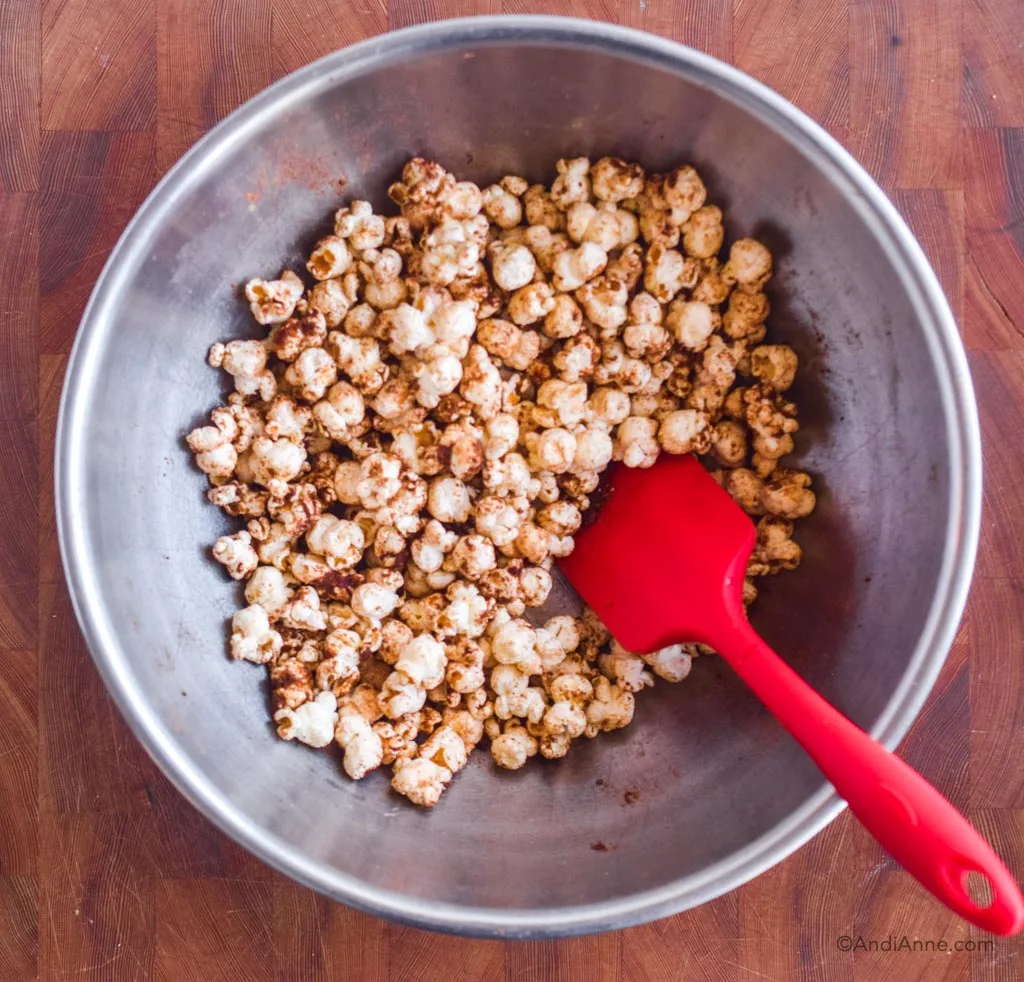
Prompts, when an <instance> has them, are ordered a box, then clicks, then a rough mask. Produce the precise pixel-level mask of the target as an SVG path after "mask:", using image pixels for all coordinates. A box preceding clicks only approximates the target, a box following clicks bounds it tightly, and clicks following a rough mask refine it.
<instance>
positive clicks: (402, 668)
mask: <svg viewBox="0 0 1024 982" xmlns="http://www.w3.org/2000/svg"><path fill="white" fill-rule="evenodd" d="M447 663H448V657H447V655H446V654H445V650H444V645H443V644H441V642H440V641H438V640H437V639H436V638H435V637H434V636H433V635H431V634H418V635H417V636H416V637H414V638H413V639H412V640H411V641H410V642H409V643H408V644H407V645H406V646H405V647H404V648H403V649H402V651H401V654H399V656H398V661H396V662H395V671H396V672H401V673H402V674H404V675H405V677H406V678H407V679H409V681H411V682H413V683H414V684H416V685H418V686H420V688H423V689H432V688H433V687H434V686H435V685H440V684H441V683H442V682H443V681H444V670H445V666H446V665H447Z"/></svg>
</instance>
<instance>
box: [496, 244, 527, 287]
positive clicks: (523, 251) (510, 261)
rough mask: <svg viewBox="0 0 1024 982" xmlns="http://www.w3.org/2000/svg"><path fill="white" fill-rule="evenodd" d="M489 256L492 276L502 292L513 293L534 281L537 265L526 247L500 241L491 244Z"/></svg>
mask: <svg viewBox="0 0 1024 982" xmlns="http://www.w3.org/2000/svg"><path fill="white" fill-rule="evenodd" d="M488 254H489V255H490V259H491V276H492V277H493V278H494V282H495V283H497V284H498V286H499V287H500V288H501V289H502V290H506V291H508V292H509V293H511V292H512V291H513V290H518V289H519V288H520V287H523V286H526V284H527V283H530V282H532V281H533V274H534V273H535V272H536V271H537V263H536V262H535V260H534V258H533V253H532V252H530V250H529V249H528V248H527V247H526V246H525V245H522V244H520V243H516V242H502V241H501V240H498V241H496V242H492V243H491V245H490V248H489V249H488Z"/></svg>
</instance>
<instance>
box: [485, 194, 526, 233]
mask: <svg viewBox="0 0 1024 982" xmlns="http://www.w3.org/2000/svg"><path fill="white" fill-rule="evenodd" d="M483 209H484V212H485V213H486V215H487V217H488V218H489V219H490V220H491V221H492V222H494V224H495V225H497V226H498V228H515V227H516V226H517V225H518V224H519V223H520V222H521V221H522V220H523V206H522V203H521V202H520V201H519V197H518V196H517V195H515V194H512V193H511V192H509V191H508V190H507V189H506V188H504V187H502V186H501V185H498V184H492V185H491V186H490V187H489V188H487V189H485V190H484V192H483Z"/></svg>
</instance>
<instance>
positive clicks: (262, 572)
mask: <svg viewBox="0 0 1024 982" xmlns="http://www.w3.org/2000/svg"><path fill="white" fill-rule="evenodd" d="M291 596H292V589H291V587H289V586H288V584H287V583H286V582H285V578H284V574H283V573H282V572H281V571H280V570H279V569H276V568H275V567H273V566H258V567H256V571H255V572H254V573H253V574H252V576H250V577H249V582H248V583H246V584H245V599H246V600H247V601H248V602H249V603H250V604H256V605H258V606H260V607H262V608H263V609H264V610H265V611H266V612H267V614H268V615H269V616H270V617H271V618H274V619H277V617H278V616H279V615H280V613H281V611H282V610H283V608H284V606H285V604H287V603H288V601H289V600H290V599H291Z"/></svg>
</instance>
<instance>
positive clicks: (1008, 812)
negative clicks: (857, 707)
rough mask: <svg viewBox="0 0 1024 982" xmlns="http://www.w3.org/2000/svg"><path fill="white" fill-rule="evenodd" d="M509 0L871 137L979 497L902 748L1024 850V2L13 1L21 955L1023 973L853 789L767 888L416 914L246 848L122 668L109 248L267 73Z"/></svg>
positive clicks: (322, 974)
mask: <svg viewBox="0 0 1024 982" xmlns="http://www.w3.org/2000/svg"><path fill="white" fill-rule="evenodd" d="M501 12H505V13H552V14H554V13H557V14H573V15H577V16H581V17H591V18H598V19H601V20H606V21H612V22H615V23H619V24H626V25H629V26H630V27H636V28H641V29H643V30H647V31H651V32H654V33H657V34H661V35H664V36H665V37H669V38H673V39H675V40H678V41H682V42H685V43H686V44H689V45H692V46H694V47H696V48H699V49H701V50H702V51H706V52H709V53H711V54H713V55H716V56H717V57H719V58H722V59H724V60H726V61H728V62H731V63H732V64H734V65H737V66H738V67H739V68H741V69H743V70H744V71H746V72H749V73H750V74H751V75H753V76H755V77H756V78H758V79H760V80H761V81H763V82H766V83H767V84H768V85H770V86H772V87H773V88H775V89H777V90H778V91H779V92H781V93H782V94H783V95H785V96H786V97H787V98H789V99H791V100H793V101H794V102H795V103H796V104H797V105H798V106H800V107H801V108H802V109H803V110H805V111H806V112H807V113H809V114H810V115H811V116H813V117H814V118H815V119H816V120H818V121H819V122H820V123H821V124H822V125H823V126H825V128H826V129H828V130H829V131H830V132H831V133H832V134H834V135H835V136H836V137H837V138H838V139H839V140H840V141H841V142H842V143H844V144H845V145H846V146H847V147H848V148H849V149H850V150H851V151H852V152H853V153H854V154H855V155H856V156H857V157H858V158H859V160H860V161H861V162H862V163H863V164H864V165H865V166H866V167H867V169H868V170H869V171H870V172H871V173H872V174H873V175H874V176H875V178H876V179H877V180H878V181H879V182H880V183H881V185H882V187H883V188H884V189H885V190H886V191H887V192H888V193H889V194H890V196H891V197H892V199H893V201H894V202H895V203H896V205H897V207H898V208H899V209H900V211H902V213H903V214H904V215H905V216H906V218H907V220H908V221H909V223H910V225H911V227H912V228H913V229H914V231H915V233H916V234H917V235H918V236H919V238H920V240H921V242H922V244H923V245H924V248H925V250H926V251H927V253H928V255H929V256H930V257H931V260H932V263H933V264H934V266H935V268H936V270H937V272H938V275H939V278H940V279H941V281H942V283H943V285H944V287H945V290H946V293H947V295H948V297H949V300H950V303H951V304H952V306H953V310H954V312H955V313H956V314H957V317H958V319H959V322H960V324H961V326H962V331H963V336H964V340H965V342H966V345H967V349H968V352H969V358H970V365H971V370H972V372H973V374H974V382H975V385H976V386H977V391H978V397H979V401H980V404H981V422H982V431H983V437H984V441H985V450H984V455H985V502H984V507H985V512H984V527H983V531H982V539H981V552H980V556H979V560H978V566H977V575H976V577H975V580H974V587H973V590H972V592H971V598H970V602H969V604H968V609H967V614H966V616H965V618H964V621H963V623H962V625H961V627H960V631H959V634H958V635H957V639H956V642H955V644H954V647H953V650H952V652H951V654H950V656H949V660H948V662H947V663H946V666H945V669H944V670H943V672H942V676H941V678H940V680H939V683H938V685H937V686H936V689H935V691H934V693H933V694H932V696H931V698H930V699H929V700H928V703H927V705H926V706H925V709H924V712H923V714H922V715H921V717H920V719H919V720H918V722H917V724H916V726H915V727H914V728H913V730H912V732H911V735H910V736H909V737H908V738H907V739H906V740H905V741H904V743H903V745H902V747H901V753H902V754H904V755H905V756H906V757H907V759H908V760H910V762H911V763H912V764H913V765H914V766H916V767H918V768H919V769H920V770H921V771H922V772H923V773H924V774H925V775H926V776H927V777H928V778H930V779H931V780H932V781H934V782H935V784H937V785H938V787H939V788H940V789H941V790H942V791H943V792H944V793H946V794H947V795H948V796H949V797H950V798H951V799H952V800H953V802H954V803H955V804H956V805H958V806H959V807H960V808H962V809H964V810H965V811H966V813H967V814H968V815H969V816H970V818H971V819H972V820H973V821H974V822H975V823H977V825H978V826H979V827H980V828H981V830H982V831H983V832H984V833H985V834H986V835H987V836H988V837H989V838H990V840H991V841H992V842H993V843H994V844H995V845H996V847H997V849H998V850H999V851H1000V852H1001V854H1002V855H1003V856H1004V857H1006V859H1007V861H1008V863H1009V865H1010V866H1011V868H1012V869H1014V870H1015V871H1016V872H1017V873H1018V875H1024V40H1022V39H1024V4H1022V3H1021V2H1020V0H732V2H731V3H730V2H729V0H724V2H723V0H628V2H625V0H591V2H589V3H586V2H582V0H579V2H576V3H572V2H568V0H566V2H561V3H557V2H551V3H543V2H537V3H533V2H530V0H505V3H504V4H503V3H501V2H499V0H0V317H2V320H0V446H2V447H3V454H4V456H3V459H2V463H0V542H2V548H0V980H2V982H11V980H20V979H35V978H39V979H47V980H50V979H52V980H58V979H61V980H63V979H69V980H70V979H89V980H91V979H98V980H122V979H124V980H129V979H132V980H145V979H161V980H174V982H179V980H192V979H195V980H201V982H215V980H220V979H224V980H231V982H248V980H255V982H259V980H285V979H288V980H291V979H294V980H302V982H305V980H319V979H325V980H326V979H337V980H346V982H418V980H424V982H426V980H436V982H534V980H548V979H550V980H557V982H575V980H580V982H669V980H672V982H677V980H678V982H690V980H695V982H703V980H714V982H748V980H750V982H753V980H766V982H788V980H791V979H792V980H828V982H884V980H888V979H894V980H899V982H911V980H915V979H921V980H928V982H954V980H964V982H966V980H972V982H990V980H1000V982H1003V980H1005V982H1012V980H1020V979H1024V937H1022V938H1018V939H1016V940H1003V939H991V938H989V937H987V936H985V935H983V934H982V933H981V932H977V931H973V930H971V929H968V928H967V927H966V926H965V925H964V924H962V923H961V922H959V921H958V920H957V919H956V918H955V917H954V916H953V915H952V914H950V913H948V912H947V911H946V910H945V909H944V908H942V907H940V906H939V905H938V904H937V903H935V902H934V901H933V900H931V898H930V897H928V896H927V895H925V894H924V893H923V892H922V891H921V890H920V889H918V888H917V887H916V886H915V884H914V883H913V882H912V881H911V880H910V878H909V877H908V876H907V875H906V874H905V873H903V872H902V871H901V870H900V869H899V868H897V867H896V866H895V864H894V863H893V862H892V861H891V860H889V859H887V858H886V856H885V855H883V853H882V852H881V851H880V850H879V848H878V847H877V846H875V845H874V844H873V842H872V841H871V839H870V838H869V837H868V836H867V835H866V833H864V832H863V831H861V829H860V828H859V827H858V826H857V824H856V823H855V822H854V821H852V820H851V818H850V816H849V815H847V814H844V815H843V816H842V817H840V818H839V819H838V820H837V821H835V822H834V823H833V824H832V825H831V826H830V827H829V828H828V829H827V830H826V831H824V832H822V833H821V834H820V835H819V836H817V837H816V838H815V839H814V840H813V841H812V842H810V843H809V844H808V845H807V846H805V847H804V848H803V849H801V850H799V851H798V852H797V853H796V854H795V855H794V856H792V857H791V858H790V859H788V860H786V861H785V862H783V863H781V864H780V865H778V866H776V867H775V868H774V869H772V870H770V871H769V872H767V873H765V874H764V875H762V876H760V877H758V878H757V879H756V880H754V881H753V882H752V883H749V884H748V885H746V886H744V887H742V888H741V889H739V890H736V891H734V892H732V893H730V894H727V895H726V896H724V897H721V898H719V899H718V900H716V901H714V902H712V903H709V904H706V905H705V906H703V907H701V908H699V909H697V910H692V911H689V912H687V913H684V914H680V915H679V916H677V917H672V918H669V919H667V920H663V921H659V922H657V923H654V924H649V925H647V926H644V927H638V928H632V929H630V930H626V931H622V932H619V933H614V934H605V935H602V936H598V937H593V938H583V939H574V940H566V941H551V942H536V943H529V942H500V941H476V940H463V939H459V938H453V937H446V936H442V935H437V934H430V933H427V932H424V931H419V930H413V929H410V928H405V927H399V926H396V925H393V924H388V923H385V922H383V921H380V920H376V919H374V918H372V917H368V916H365V915H363V914H359V913H355V912H354V911H351V910H348V909H346V908H345V907H342V906H339V905H337V904H334V903H330V902H328V901H327V900H324V899H322V898H321V897H319V896H317V895H315V894H313V893H311V892H310V891H308V890H306V889H304V888H302V887H299V886H296V885H295V884H293V883H291V882H289V881H288V880H286V879H284V878H282V877H281V876H279V875H277V874H276V873H274V872H272V871H271V870H270V869H269V868H267V867H266V866H264V865H263V864H262V863H261V862H259V861H258V860H256V859H254V858H252V857H251V856H249V855H248V854H247V853H245V852H243V851H242V850H241V849H239V848H238V847H236V846H235V845H233V844H232V842H230V841H229V840H228V839H227V838H225V837H224V836H223V835H221V834H220V833H219V832H217V831H216V830H215V829H214V828H213V827H212V826H211V825H210V824H209V823H208V822H207V821H206V820H205V819H203V818H202V817H200V815H199V814H198V813H197V812H195V811H194V810H193V809H192V808H191V807H190V806H189V805H188V804H186V802H185V801H184V799H183V798H181V797H180V795H179V794H178V793H177V792H176V791H175V790H174V789H173V788H172V787H171V785H170V784H169V783H168V782H167V780H166V779H165V778H164V777H163V776H162V775H161V774H160V773H159V772H158V770H157V769H156V767H155V766H154V765H153V764H152V763H151V762H150V761H149V759H148V757H147V756H146V754H145V753H144V752H143V750H142V749H141V747H140V746H139V744H138V743H137V742H136V740H135V739H134V737H133V736H132V735H131V733H130V732H129V730H128V728H127V726H126V725H125V724H124V723H123V722H122V720H121V718H120V716H119V714H118V712H117V710H116V709H115V708H114V706H113V704H112V703H111V701H110V699H109V698H108V697H107V695H106V693H105V690H104V688H103V685H102V683H101V682H100V679H99V677H98V675H97V674H96V671H95V670H94V668H93V665H92V662H91V661H90V659H89V656H88V653H87V652H86V649H85V645H84V644H83V641H82V638H81V636H80V634H79V631H78V627H77V625H76V622H75V618H74V615H73V613H72V610H71V606H70V603H69V601H68V594H67V589H66V588H65V586H64V579H63V575H62V571H61V566H60V559H59V556H58V551H57V537H56V527H55V521H54V514H53V468H52V458H53V442H54V427H55V424H56V418H57V406H58V400H59V396H60V390H61V382H62V379H63V376H64V369H65V365H66V363H67V358H68V352H69V350H70V348H71V344H72V342H73V340H74V337H75V330H76V327H77V324H78V321H79V318H80V316H81V313H82V309H83V307H84V305H85V302H86V300H87V298H88V296H89V292H90V290H91V289H92V286H93V283H94V282H95V280H96V277H97V275H98V274H99V272H100V269H101V267H102V265H103V263H104V261H105V259H106V257H107V255H108V253H109V252H110V250H111V248H112V246H113V245H114V243H115V242H116V240H117V238H118V236H119V235H120V233H121V231H122V229H123V228H124V226H125V224H126V223H127V222H128V220H129V219H130V218H131V216H132V214H133V212H134V211H135V209H136V208H137V207H138V206H139V204H140V203H141V202H142V200H143V199H144V198H145V196H146V195H147V194H148V192H149V190H150V189H151V188H152V187H153V185H154V183H155V182H156V181H157V180H158V179H159V178H160V177H161V175H163V174H164V173H165V172H166V171H167V169H168V168H169V167H170V166H171V165H172V164H173V163H174V161H175V160H176V159H177V158H178V157H179V156H180V155H181V154H182V153H183V152H184V151H185V150H187V149H188V147H189V146H191V144H192V143H193V142H194V141H195V140H196V139H197V138H198V137H200V136H201V135H202V134H203V133H204V132H205V131H206V130H207V129H208V128H209V127H210V126H212V125H213V124H214V123H216V122H217V121H218V120H219V119H220V118H222V117H223V116H224V115H226V114H227V113H228V112H230V111H231V110H232V109H234V108H235V107H236V106H238V105H239V104H240V103H241V102H243V101H244V100H246V99H248V98H249V97H250V96H252V95H255V94H256V93H257V92H258V91H260V90H261V89H262V88H264V87H265V86H266V85H268V84H269V83H270V82H272V81H274V80H275V79H277V78H280V77H281V76H283V75H285V74H286V73H288V72H290V71H292V70H294V69H296V68H298V67H300V66H301V65H304V64H306V63H307V62H309V61H311V60H312V59H314V58H317V57H319V56H320V55H323V54H326V53H327V52H329V51H332V50H334V49H335V48H338V47H342V46H344V45H347V44H350V43H352V42H355V41H358V40H360V39H362V38H366V37H369V36H371V35H374V34H379V33H381V32H382V31H385V30H388V29H390V28H397V27H403V26H406V25H409V24H414V23H418V22H421V21H425V20H430V19H435V18H442V17H452V16H461V15H472V14H484V13H501ZM140 411H142V407H140ZM455 793H457V790H456V792H455ZM904 938H906V941H907V943H906V944H904V943H903V939H904ZM915 941H916V942H917V945H916V947H917V948H918V949H919V950H917V951H913V950H911V951H907V950H905V948H906V947H907V944H909V946H910V947H914V942H915ZM887 949H894V950H887ZM944 949H945V950H944ZM970 949H974V950H970Z"/></svg>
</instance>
